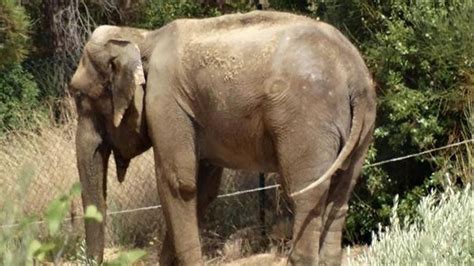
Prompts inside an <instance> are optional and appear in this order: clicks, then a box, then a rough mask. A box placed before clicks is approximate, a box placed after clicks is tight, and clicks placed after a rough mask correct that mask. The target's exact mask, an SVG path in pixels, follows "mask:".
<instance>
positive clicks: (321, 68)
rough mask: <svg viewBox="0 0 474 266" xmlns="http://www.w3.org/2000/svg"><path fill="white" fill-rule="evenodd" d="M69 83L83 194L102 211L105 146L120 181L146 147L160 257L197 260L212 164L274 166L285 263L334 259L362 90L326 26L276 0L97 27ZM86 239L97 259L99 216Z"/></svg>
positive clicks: (213, 187)
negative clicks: (286, 218)
mask: <svg viewBox="0 0 474 266" xmlns="http://www.w3.org/2000/svg"><path fill="white" fill-rule="evenodd" d="M142 66H143V68H142ZM144 74H145V76H146V89H145V90H144V88H145V86H144V85H143V84H144V82H145V80H144V79H143V75H144ZM71 90H72V91H73V92H75V93H76V95H77V96H76V100H77V109H78V113H79V126H78V130H77V138H76V143H77V160H78V168H79V173H80V178H81V184H82V186H83V195H82V197H83V204H84V206H87V205H90V204H94V205H97V206H98V208H99V210H100V211H101V212H102V213H105V212H106V200H105V197H106V180H105V178H106V171H107V161H108V158H109V155H110V154H111V152H113V154H114V156H115V159H116V161H117V162H118V164H117V168H118V169H117V170H118V178H119V180H123V178H124V175H125V171H126V169H127V166H128V164H129V162H130V159H132V158H133V157H134V156H137V155H139V154H140V153H142V152H143V151H145V150H146V149H148V148H149V147H153V151H154V155H155V165H156V173H157V187H158V192H159V196H160V200H161V203H162V205H163V210H164V214H165V218H166V222H167V228H168V231H167V235H166V238H165V244H164V248H163V250H162V255H161V263H162V265H171V264H181V265H196V264H202V263H203V261H202V256H201V249H200V242H199V235H198V224H199V220H200V218H201V217H202V216H203V214H204V210H205V208H206V207H207V205H208V204H209V203H210V202H211V201H212V200H213V199H215V198H216V195H217V191H218V187H219V183H220V176H221V173H222V168H223V167H228V168H235V169H246V170H254V171H261V172H278V173H280V175H281V184H282V185H283V188H284V190H285V192H287V193H288V195H290V199H291V204H292V207H293V211H294V225H293V248H292V251H291V253H290V257H289V263H290V264H292V265H317V264H318V263H321V264H336V265H337V264H340V262H341V232H342V228H343V225H344V220H345V216H346V212H347V208H348V207H347V202H348V200H349V197H350V194H351V192H352V189H353V187H354V184H355V182H356V180H357V177H358V176H359V173H360V170H361V166H362V163H363V160H364V157H365V153H366V150H367V147H368V145H369V142H370V141H371V133H372V130H373V125H374V119H375V92H374V86H373V82H372V80H371V77H370V75H369V72H368V70H367V68H366V66H365V64H364V62H363V60H362V58H361V56H360V54H359V53H358V51H357V50H356V48H354V46H353V45H352V44H350V43H349V41H348V40H347V39H346V38H345V37H344V36H343V35H342V34H341V33H340V32H339V31H337V30H336V29H334V28H333V27H331V26H329V25H327V24H324V23H322V22H316V21H313V20H310V19H308V18H305V17H300V16H295V15H290V14H285V13H276V12H251V13H248V14H243V15H242V14H237V15H226V16H222V17H218V18H209V19H200V20H197V19H186V20H178V21H175V22H172V23H170V24H168V25H167V26H165V27H163V28H161V29H158V30H156V31H150V32H148V31H143V30H139V29H130V28H119V27H112V26H101V27H99V28H98V29H96V30H95V31H94V33H93V35H92V37H91V39H90V40H89V42H88V43H87V45H86V47H85V48H84V52H83V55H82V59H81V62H80V64H79V66H78V69H77V71H76V73H75V75H74V77H73V78H72V81H71ZM144 91H146V93H144ZM132 178H133V177H132ZM313 182H317V183H313ZM311 184H313V186H312V185H311ZM314 186H315V187H314ZM305 188H306V190H305V191H304V192H303V191H301V190H302V189H305ZM86 243H87V252H88V254H89V255H92V256H94V257H95V258H97V259H98V260H99V261H100V260H102V255H103V247H104V224H103V223H102V224H99V223H96V222H91V221H89V222H87V223H86Z"/></svg>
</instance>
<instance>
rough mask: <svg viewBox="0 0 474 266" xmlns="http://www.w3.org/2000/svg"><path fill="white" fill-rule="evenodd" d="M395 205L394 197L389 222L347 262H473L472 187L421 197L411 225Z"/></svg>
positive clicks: (464, 263)
mask: <svg viewBox="0 0 474 266" xmlns="http://www.w3.org/2000/svg"><path fill="white" fill-rule="evenodd" d="M397 204H398V202H397V200H396V201H395V206H394V207H393V209H392V218H391V219H390V223H391V225H390V226H388V227H382V226H380V227H379V230H378V233H377V234H374V235H373V238H374V240H373V241H372V245H371V246H370V247H369V248H368V250H366V251H365V252H364V254H362V255H361V256H359V257H356V258H355V259H353V261H351V263H350V264H354V265H412V264H414V263H416V264H417V265H472V263H473V262H474V242H473V241H472V240H473V239H474V231H473V230H472V221H473V220H474V190H473V189H472V188H471V187H470V186H467V187H466V188H465V189H464V190H461V191H456V190H455V189H453V188H448V189H447V191H446V192H444V193H442V194H434V193H431V194H429V195H428V196H426V197H424V198H423V199H422V200H421V202H420V205H419V206H418V207H417V215H418V216H417V218H416V219H415V221H414V222H413V223H411V224H407V221H405V223H401V222H400V218H399V216H398V215H397V212H398V210H397V208H398V205H397Z"/></svg>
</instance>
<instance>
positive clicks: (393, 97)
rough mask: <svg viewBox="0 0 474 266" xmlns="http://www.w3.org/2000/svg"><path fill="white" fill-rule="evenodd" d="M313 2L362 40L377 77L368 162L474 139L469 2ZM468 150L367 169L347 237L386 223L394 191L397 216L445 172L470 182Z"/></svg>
mask: <svg viewBox="0 0 474 266" xmlns="http://www.w3.org/2000/svg"><path fill="white" fill-rule="evenodd" d="M311 2H312V4H311V6H310V10H311V14H312V15H313V16H315V17H318V18H320V19H321V20H325V21H328V22H330V23H331V24H333V25H336V26H337V27H338V28H340V29H341V30H342V31H343V32H344V33H345V34H346V35H347V36H348V37H350V38H351V39H352V41H353V42H354V43H356V44H357V46H358V47H359V49H360V50H361V52H362V54H363V55H364V57H365V60H366V62H367V64H368V66H369V68H370V70H371V72H372V73H373V75H374V79H375V81H376V82H377V84H378V110H377V111H378V113H377V128H376V130H375V144H374V145H373V146H372V147H371V150H370V151H369V156H368V158H367V163H373V162H376V161H380V160H384V159H388V158H393V157H397V156H403V155H406V154H410V153H416V152H419V151H422V150H426V149H429V148H433V147H436V146H442V145H444V144H446V143H452V142H456V141H458V140H463V139H468V138H472V133H471V131H470V127H469V125H468V119H470V118H469V117H470V116H472V115H470V114H468V113H470V111H469V110H470V109H469V108H470V107H469V106H470V105H471V104H472V101H473V98H472V96H473V94H472V88H473V79H472V76H473V74H472V73H473V71H472V69H473V68H472V66H473V58H474V47H473V43H474V38H473V32H472V30H471V25H472V24H473V23H474V20H473V16H474V15H473V14H474V12H473V11H474V8H473V5H472V3H471V2H470V1H467V2H461V1H454V2H448V1H437V2H429V3H426V2H406V1H394V2H390V3H382V2H372V1H341V2H339V1H311ZM471 119H472V118H471ZM469 149H472V148H470V146H469V145H468V146H467V147H461V148H459V149H457V150H456V149H451V150H448V151H446V152H438V153H434V154H429V155H424V156H419V157H416V158H412V159H408V160H404V161H401V162H397V163H391V164H387V165H384V166H379V167H372V168H366V169H364V171H363V178H362V180H361V182H360V184H359V185H358V187H357V188H356V191H355V195H354V197H353V200H352V204H351V206H350V210H349V217H348V218H347V228H346V239H347V240H349V241H351V242H359V241H363V242H365V241H369V240H370V232H371V231H372V230H374V229H375V228H376V224H377V223H379V222H382V223H384V224H386V223H388V221H389V217H390V206H391V204H392V199H393V197H394V196H395V195H397V194H398V195H400V206H399V208H398V212H399V215H401V216H402V217H412V216H413V215H414V214H415V213H416V206H417V204H418V202H419V201H420V199H421V198H422V197H423V196H424V195H426V194H427V193H428V191H430V190H431V189H436V188H440V187H441V186H443V185H444V183H445V182H446V177H447V176H449V177H450V178H451V179H452V180H451V181H456V179H457V180H458V181H459V180H460V181H461V182H464V183H469V182H472V177H469V176H468V175H469V173H466V171H460V170H459V167H461V168H462V167H464V168H468V166H469V165H472V157H469V156H470V155H469V154H470V153H469ZM453 154H455V156H453ZM469 158H471V159H469ZM457 161H461V162H462V164H464V165H467V167H466V166H462V165H461V166H460V163H457ZM469 180H471V181H469Z"/></svg>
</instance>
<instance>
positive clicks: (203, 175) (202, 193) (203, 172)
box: [160, 162, 223, 265]
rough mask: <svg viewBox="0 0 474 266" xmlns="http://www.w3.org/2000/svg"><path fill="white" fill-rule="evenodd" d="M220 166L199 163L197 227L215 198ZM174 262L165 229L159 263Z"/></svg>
mask: <svg viewBox="0 0 474 266" xmlns="http://www.w3.org/2000/svg"><path fill="white" fill-rule="evenodd" d="M222 170H223V168H222V167H218V166H213V165H209V164H207V163H204V162H200V163H199V174H198V181H197V182H198V196H197V197H198V204H197V206H198V207H197V208H198V209H197V213H198V222H199V228H202V223H203V220H204V216H205V214H206V209H207V207H208V206H209V204H210V203H211V202H212V201H214V200H215V199H216V198H217V194H218V193H219V185H220V183H221V176H222ZM175 263H176V258H175V252H174V246H173V240H172V239H171V235H170V231H167V233H166V236H165V238H164V241H163V247H162V250H161V256H160V265H173V264H175Z"/></svg>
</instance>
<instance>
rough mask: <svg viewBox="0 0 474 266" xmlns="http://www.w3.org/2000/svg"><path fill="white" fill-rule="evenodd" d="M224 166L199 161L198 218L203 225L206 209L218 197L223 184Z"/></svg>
mask: <svg viewBox="0 0 474 266" xmlns="http://www.w3.org/2000/svg"><path fill="white" fill-rule="evenodd" d="M222 170H223V168H222V167H219V166H214V165H210V164H208V163H205V162H200V163H199V174H198V181H197V182H198V210H197V211H198V219H199V224H200V226H201V224H202V222H203V219H204V216H205V214H206V209H207V207H208V206H209V204H210V203H211V202H212V201H214V200H215V199H216V198H217V194H218V193H219V186H220V184H221V176H222Z"/></svg>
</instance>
